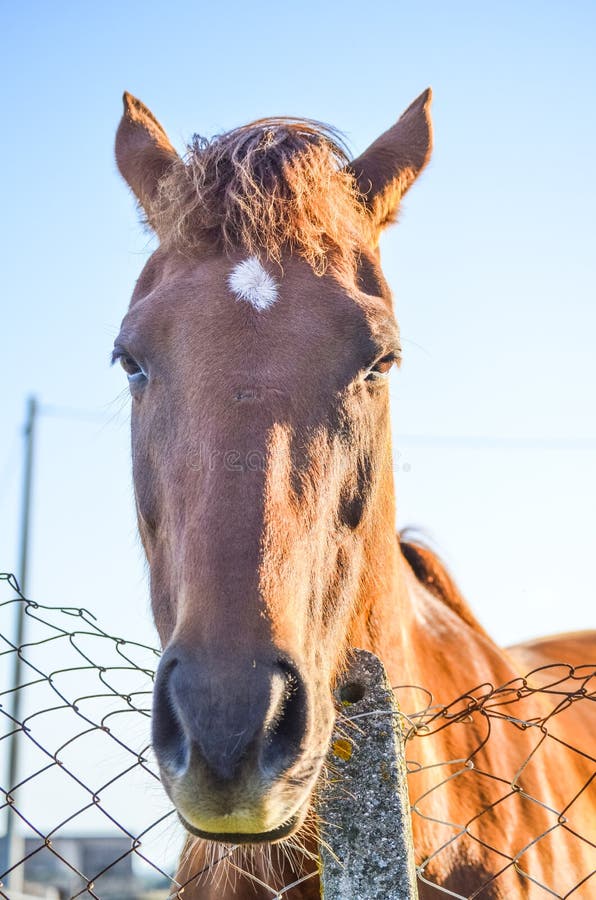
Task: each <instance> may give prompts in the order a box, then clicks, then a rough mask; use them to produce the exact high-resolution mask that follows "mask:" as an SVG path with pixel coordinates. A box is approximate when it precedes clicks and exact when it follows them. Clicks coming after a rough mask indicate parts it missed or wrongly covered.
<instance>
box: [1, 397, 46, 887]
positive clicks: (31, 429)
mask: <svg viewBox="0 0 596 900" xmlns="http://www.w3.org/2000/svg"><path fill="white" fill-rule="evenodd" d="M38 412H39V406H38V403H37V399H36V398H35V397H29V398H28V399H27V410H26V415H25V427H24V430H23V436H24V439H25V455H24V469H23V494H22V501H21V531H20V539H19V568H18V579H19V587H20V589H21V593H22V594H23V595H24V596H27V575H28V564H29V536H30V530H31V500H32V486H33V451H34V439H35V425H36V420H37V415H38ZM25 618H26V617H25V604H24V603H22V602H21V603H19V604H18V609H17V628H16V641H15V643H16V646H17V652H16V653H15V655H14V658H13V670H12V686H13V688H14V689H15V690H14V692H13V694H12V704H11V709H10V715H11V716H12V717H13V719H15V720H16V724H15V728H16V729H18V723H20V721H21V691H19V690H18V686H19V684H20V682H21V671H22V660H21V656H20V648H21V646H22V645H23V643H24V640H25ZM19 733H20V732H19V730H16V731H14V733H13V734H12V735H11V737H10V755H9V763H8V791H9V792H10V791H12V789H13V788H14V786H15V785H16V784H17V783H18V777H19ZM7 814H8V819H7V822H6V838H5V840H6V850H7V857H8V865H9V867H10V866H12V865H14V864H15V862H17V861H18V859H19V857H20V854H19V852H18V849H19V848H18V844H19V841H18V836H17V835H16V833H15V821H16V816H15V815H14V814H13V813H12V811H11V809H10V806H9V807H8V813H7ZM22 880H23V867H22V866H19V867H18V868H17V869H15V871H14V872H13V873H11V876H10V884H11V887H12V888H14V889H15V890H19V889H20V887H21V885H22Z"/></svg>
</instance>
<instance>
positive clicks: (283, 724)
mask: <svg viewBox="0 0 596 900" xmlns="http://www.w3.org/2000/svg"><path fill="white" fill-rule="evenodd" d="M278 666H279V668H280V669H281V673H282V676H283V678H284V690H283V692H282V694H281V697H279V698H278V699H277V700H276V701H274V702H277V709H275V710H273V711H272V712H273V715H272V719H271V723H270V725H269V727H268V729H267V731H266V734H265V739H264V742H263V750H262V754H261V764H262V767H263V769H264V770H265V771H270V770H273V771H274V772H275V773H276V774H278V773H279V772H282V771H283V770H284V769H287V768H289V767H290V766H291V765H292V763H293V762H294V761H295V759H296V757H297V756H298V754H299V752H300V745H301V742H302V740H303V738H304V733H305V730H306V690H305V687H304V682H303V680H302V678H301V676H300V674H299V672H298V670H297V669H296V667H295V666H294V665H292V664H291V663H290V662H288V661H287V660H279V661H278Z"/></svg>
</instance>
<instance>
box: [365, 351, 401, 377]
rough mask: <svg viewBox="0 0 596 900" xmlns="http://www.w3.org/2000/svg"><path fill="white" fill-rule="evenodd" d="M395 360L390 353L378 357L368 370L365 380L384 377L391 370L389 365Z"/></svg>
mask: <svg viewBox="0 0 596 900" xmlns="http://www.w3.org/2000/svg"><path fill="white" fill-rule="evenodd" d="M394 362H395V354H393V353H390V354H389V355H388V356H383V358H382V359H378V360H377V361H376V363H375V364H374V366H373V367H372V368H371V369H369V370H368V372H367V374H366V377H365V379H364V380H365V381H378V380H379V379H381V378H386V377H387V375H389V372H390V371H391V367H392V366H393V363H394Z"/></svg>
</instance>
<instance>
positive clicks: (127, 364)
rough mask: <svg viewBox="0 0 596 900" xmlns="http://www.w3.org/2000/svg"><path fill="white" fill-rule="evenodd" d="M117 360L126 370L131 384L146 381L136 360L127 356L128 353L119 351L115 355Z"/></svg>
mask: <svg viewBox="0 0 596 900" xmlns="http://www.w3.org/2000/svg"><path fill="white" fill-rule="evenodd" d="M117 359H118V362H119V363H120V365H121V366H122V368H123V369H124V371H125V372H126V374H127V376H128V380H129V382H130V383H131V384H139V383H141V382H143V381H146V379H147V376H146V374H145V372H144V371H143V369H142V367H141V366H140V365H139V364H138V362H137V361H136V360H135V359H133V357H132V356H129V355H128V353H120V354H119V355H118V356H117Z"/></svg>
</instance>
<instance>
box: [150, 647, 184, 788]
mask: <svg viewBox="0 0 596 900" xmlns="http://www.w3.org/2000/svg"><path fill="white" fill-rule="evenodd" d="M177 665H178V660H176V659H167V658H166V657H165V656H164V658H163V659H162V661H161V664H160V666H159V668H158V672H157V678H156V680H155V688H154V691H153V711H152V715H151V734H152V739H153V749H154V750H155V753H156V755H157V758H158V761H159V764H160V765H161V766H164V767H165V769H167V770H168V771H169V772H170V773H171V774H173V775H174V774H178V773H181V772H184V771H186V769H187V768H188V762H189V758H190V745H189V741H188V739H187V737H186V734H185V732H184V728H183V727H182V723H181V721H180V717H179V716H178V713H177V711H176V703H175V700H174V696H173V692H172V684H171V682H172V675H173V672H174V670H175V668H176V666H177Z"/></svg>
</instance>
